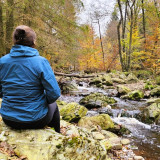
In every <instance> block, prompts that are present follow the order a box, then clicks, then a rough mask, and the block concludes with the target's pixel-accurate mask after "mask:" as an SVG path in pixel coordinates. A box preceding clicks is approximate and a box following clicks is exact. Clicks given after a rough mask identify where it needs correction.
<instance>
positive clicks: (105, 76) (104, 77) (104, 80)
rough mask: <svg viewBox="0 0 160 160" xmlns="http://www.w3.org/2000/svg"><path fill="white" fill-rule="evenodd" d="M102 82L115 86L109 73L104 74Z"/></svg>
mask: <svg viewBox="0 0 160 160" xmlns="http://www.w3.org/2000/svg"><path fill="white" fill-rule="evenodd" d="M102 83H103V84H104V85H106V86H113V82H112V79H111V77H110V76H109V75H103V76H102Z"/></svg>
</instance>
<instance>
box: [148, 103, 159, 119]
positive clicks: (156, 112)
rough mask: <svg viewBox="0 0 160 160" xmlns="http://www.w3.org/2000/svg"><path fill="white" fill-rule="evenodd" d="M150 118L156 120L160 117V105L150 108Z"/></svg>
mask: <svg viewBox="0 0 160 160" xmlns="http://www.w3.org/2000/svg"><path fill="white" fill-rule="evenodd" d="M148 111H149V116H150V117H151V118H154V119H156V118H157V117H158V116H159V115H160V103H153V104H151V105H150V106H149V107H148Z"/></svg>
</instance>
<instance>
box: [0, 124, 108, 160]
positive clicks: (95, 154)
mask: <svg viewBox="0 0 160 160" xmlns="http://www.w3.org/2000/svg"><path fill="white" fill-rule="evenodd" d="M61 123H62V125H61V128H62V129H63V131H64V132H63V135H62V134H59V133H56V132H55V131H54V130H52V129H37V130H13V129H11V128H9V127H7V126H6V125H5V124H4V123H3V122H0V141H1V142H3V141H5V142H7V143H8V144H9V145H10V146H11V147H12V148H14V152H15V153H16V154H17V155H18V156H19V157H21V156H23V155H25V156H26V158H27V159H28V160H51V159H52V160H72V159H76V160H82V159H99V160H107V159H109V158H108V156H107V152H106V149H105V147H104V146H103V145H102V144H101V143H100V142H99V140H96V139H94V137H93V136H92V133H91V132H90V131H88V130H86V129H83V128H78V127H75V126H73V125H70V124H69V125H68V126H70V129H68V128H69V127H67V125H66V123H65V124H64V125H63V122H61ZM65 126H66V127H65ZM73 128H74V129H73ZM73 130H74V131H73ZM71 131H73V132H71ZM23 157H24V156H23Z"/></svg>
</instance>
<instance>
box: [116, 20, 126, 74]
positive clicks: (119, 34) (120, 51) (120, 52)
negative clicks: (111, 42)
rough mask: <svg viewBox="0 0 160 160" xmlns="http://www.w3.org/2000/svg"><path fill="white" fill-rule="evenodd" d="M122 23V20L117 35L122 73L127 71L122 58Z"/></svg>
mask: <svg viewBox="0 0 160 160" xmlns="http://www.w3.org/2000/svg"><path fill="white" fill-rule="evenodd" d="M121 23H122V21H121V19H120V20H119V23H118V26H117V34H118V46H119V57H120V62H121V67H122V71H125V67H124V64H123V58H122V46H121V33H120V27H121Z"/></svg>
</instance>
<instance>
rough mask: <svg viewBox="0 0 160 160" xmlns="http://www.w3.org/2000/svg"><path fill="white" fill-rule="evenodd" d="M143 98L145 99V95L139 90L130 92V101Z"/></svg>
mask: <svg viewBox="0 0 160 160" xmlns="http://www.w3.org/2000/svg"><path fill="white" fill-rule="evenodd" d="M142 98H144V93H143V92H142V91H139V90H135V91H133V92H130V93H129V94H128V99H130V100H140V99H142Z"/></svg>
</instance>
